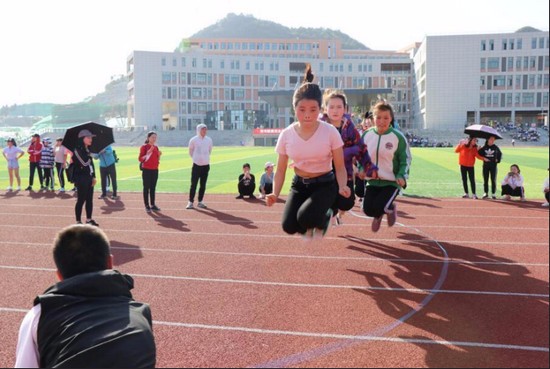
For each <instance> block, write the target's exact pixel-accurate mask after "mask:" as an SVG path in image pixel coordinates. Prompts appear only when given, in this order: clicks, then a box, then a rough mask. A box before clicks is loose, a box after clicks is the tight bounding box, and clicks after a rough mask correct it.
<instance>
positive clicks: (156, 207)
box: [151, 205, 160, 211]
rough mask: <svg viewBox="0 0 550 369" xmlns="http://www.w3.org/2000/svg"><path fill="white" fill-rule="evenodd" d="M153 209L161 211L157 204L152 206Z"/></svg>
mask: <svg viewBox="0 0 550 369" xmlns="http://www.w3.org/2000/svg"><path fill="white" fill-rule="evenodd" d="M151 210H153V211H160V208H159V207H158V206H156V205H153V206H151Z"/></svg>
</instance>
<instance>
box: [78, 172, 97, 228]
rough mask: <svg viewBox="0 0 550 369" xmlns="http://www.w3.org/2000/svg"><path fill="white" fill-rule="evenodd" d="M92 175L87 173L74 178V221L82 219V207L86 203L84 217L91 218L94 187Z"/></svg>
mask: <svg viewBox="0 0 550 369" xmlns="http://www.w3.org/2000/svg"><path fill="white" fill-rule="evenodd" d="M92 180H93V177H91V176H89V175H78V176H75V178H74V185H75V187H76V190H77V196H78V197H77V200H76V206H75V208H74V211H75V215H76V221H77V222H81V221H82V208H83V207H84V204H86V219H88V220H89V219H92V213H93V210H94V187H93V186H92Z"/></svg>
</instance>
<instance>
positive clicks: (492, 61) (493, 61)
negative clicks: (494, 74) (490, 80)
mask: <svg viewBox="0 0 550 369" xmlns="http://www.w3.org/2000/svg"><path fill="white" fill-rule="evenodd" d="M499 66H500V58H489V60H488V64H487V68H488V69H489V70H498V69H499Z"/></svg>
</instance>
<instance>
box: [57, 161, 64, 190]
mask: <svg viewBox="0 0 550 369" xmlns="http://www.w3.org/2000/svg"><path fill="white" fill-rule="evenodd" d="M63 164H64V163H55V168H56V169H57V179H58V180H59V187H61V188H65V176H64V175H63V174H64V173H65V169H64V168H63Z"/></svg>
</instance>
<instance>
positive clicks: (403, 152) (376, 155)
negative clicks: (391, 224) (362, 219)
mask: <svg viewBox="0 0 550 369" xmlns="http://www.w3.org/2000/svg"><path fill="white" fill-rule="evenodd" d="M363 140H364V142H365V145H367V150H368V151H369V155H370V157H371V160H372V162H373V163H374V164H375V165H376V166H377V167H378V178H376V179H368V180H367V188H366V191H365V198H364V200H363V211H364V212H365V214H366V215H367V216H369V217H375V218H378V217H381V216H382V215H384V213H390V212H391V211H393V201H394V200H395V198H396V197H397V195H398V194H399V191H400V189H401V187H400V186H399V184H398V183H397V182H396V181H397V179H399V178H402V179H404V180H405V181H407V180H408V178H409V168H410V165H411V160H412V157H411V152H410V149H409V144H408V142H407V139H406V138H405V136H404V135H403V134H402V133H401V132H400V131H398V130H396V129H394V128H391V127H390V128H389V129H388V130H387V131H386V133H384V134H382V135H381V134H379V133H378V131H377V129H376V127H374V128H371V129H369V130H368V131H366V132H365V133H364V134H363Z"/></svg>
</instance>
